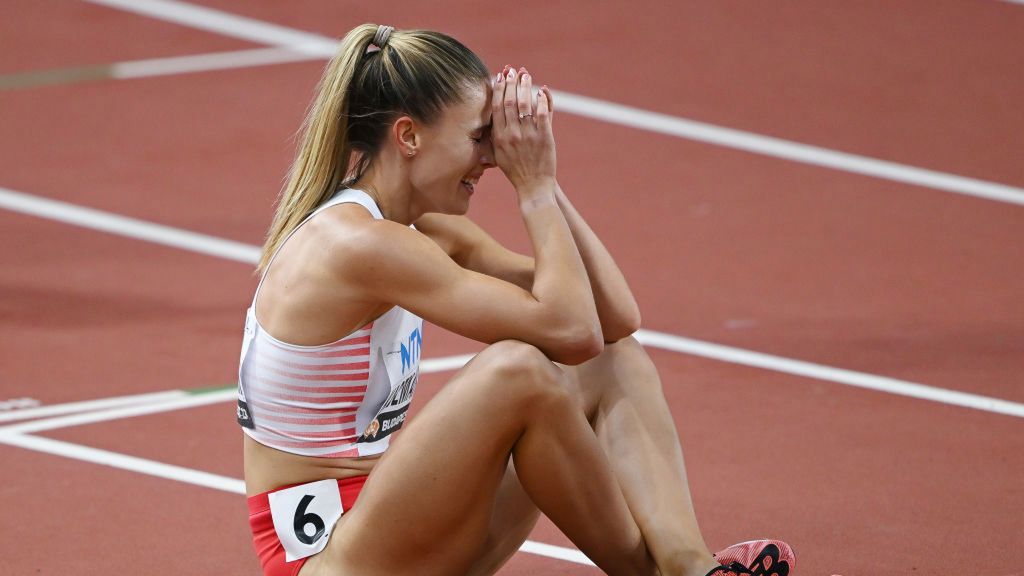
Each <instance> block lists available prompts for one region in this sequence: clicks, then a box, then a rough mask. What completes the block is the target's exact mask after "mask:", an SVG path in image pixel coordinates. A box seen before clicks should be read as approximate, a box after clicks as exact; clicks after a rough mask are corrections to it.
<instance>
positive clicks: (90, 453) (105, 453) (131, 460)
mask: <svg viewBox="0 0 1024 576" xmlns="http://www.w3.org/2000/svg"><path fill="white" fill-rule="evenodd" d="M232 392H233V391H232ZM0 444H8V445H10V446H16V447H18V448H24V449H26V450H34V451H36V452H43V453H46V454H52V455H55V456H63V457H65V458H71V459H74V460H81V461H83V462H91V463H94V464H100V465H103V466H110V467H112V468H119V469H121V470H127V471H130V472H136V473H138V474H145V475H147V476H156V477H158V478H164V479H167V480H175V481H178V482H183V483H185V484H193V485H195V486H202V487H204V488H213V489H214V490H220V491H222V492H230V493H232V494H242V495H244V494H245V482H244V481H243V480H239V479H237V478H231V477H228V476H221V475H219V474H212V473H210V472H202V471H200V470H193V469H192V468H185V467H183V466H175V465H173V464H164V463H163V462H157V461H155V460H147V459H145V458H139V457H137V456H129V455H127V454H121V453H118V452H111V451H109V450H101V449H99V448H91V447H89V446H82V445H81V444H73V443H71V442H64V441H62V440H54V439H52V438H44V437H42V436H32V435H27V434H12V433H9V432H0ZM520 550H521V551H523V552H526V553H528V554H535V555H538V556H546V557H549V558H556V559H559V560H566V561H569V562H576V563H579V564H588V565H590V566H593V565H594V563H593V562H591V561H590V560H589V559H588V558H587V557H586V556H585V555H584V554H583V553H582V552H580V551H579V550H575V549H572V548H563V547H561V546H553V545H551V544H543V543H541V542H533V541H530V540H527V541H526V542H524V543H523V545H522V547H521V548H520Z"/></svg>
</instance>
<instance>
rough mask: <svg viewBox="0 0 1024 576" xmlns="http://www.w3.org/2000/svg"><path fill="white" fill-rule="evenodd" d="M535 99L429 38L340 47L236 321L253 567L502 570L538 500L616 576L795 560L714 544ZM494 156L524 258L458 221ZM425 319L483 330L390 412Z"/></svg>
mask: <svg viewBox="0 0 1024 576" xmlns="http://www.w3.org/2000/svg"><path fill="white" fill-rule="evenodd" d="M552 116H553V107H552V96H551V93H550V91H549V90H548V89H547V88H546V87H544V88H542V89H540V91H539V94H538V95H537V96H536V97H534V94H533V81H532V78H531V77H530V74H529V72H528V71H526V70H525V69H523V68H520V69H518V70H517V69H513V68H509V67H506V68H505V70H503V71H502V73H500V74H498V75H497V76H496V77H493V78H492V77H491V75H490V74H489V73H488V71H487V69H486V68H485V67H484V65H483V63H482V62H481V61H480V59H479V58H477V56H476V55H475V54H473V53H472V52H471V51H470V50H468V49H467V48H466V47H465V46H463V45H462V44H460V43H459V42H458V41H456V40H454V39H452V38H450V37H448V36H446V35H443V34H440V33H437V32H430V31H422V30H407V31H394V30H393V29H392V28H390V27H387V26H376V25H370V24H366V25H362V26H359V27H357V28H355V29H353V30H352V31H351V32H349V33H348V34H347V35H346V36H345V38H344V39H343V40H342V43H341V47H340V49H339V51H338V53H337V55H336V56H335V57H334V59H333V60H332V61H331V62H330V64H329V65H328V66H327V68H326V71H325V73H324V76H323V78H322V80H321V82H320V85H319V87H318V93H317V95H316V98H315V100H314V102H313V105H312V107H311V108H310V110H309V113H308V116H307V118H306V122H305V124H304V135H303V138H302V140H301V142H300V145H299V150H298V153H297V157H296V160H295V163H294V165H293V166H292V169H291V173H290V176H289V181H288V183H287V185H286V187H285V189H284V191H283V193H282V195H281V197H280V199H279V203H278V205H277V213H276V215H275V217H274V220H273V223H272V225H271V227H270V231H269V233H268V237H267V240H266V244H265V245H264V247H263V254H262V260H261V261H260V264H259V272H261V273H262V279H261V282H260V287H259V288H257V290H256V294H255V296H254V298H253V304H252V306H251V307H250V309H249V312H248V314H247V318H246V331H245V339H244V343H243V347H242V356H241V363H240V364H241V365H240V370H239V401H238V420H239V423H240V424H241V425H242V426H243V429H244V431H245V436H244V442H245V481H246V488H247V492H248V495H249V508H250V524H251V527H252V530H253V537H254V541H255V545H256V549H257V553H258V554H259V556H260V560H261V563H262V564H263V569H264V573H265V574H266V575H267V576H280V575H285V574H287V575H295V574H301V575H302V576H312V575H317V574H325V575H326V574H334V575H358V576H395V575H406V574H415V575H423V576H432V575H437V576H449V575H458V574H470V575H482V574H493V573H494V572H495V571H497V570H498V568H499V567H500V566H501V565H502V564H503V563H504V562H505V561H506V560H507V559H508V558H509V557H510V556H511V555H512V554H513V553H514V552H515V551H516V550H517V549H518V548H519V546H520V545H521V544H522V542H523V541H524V540H525V538H526V537H527V535H528V534H529V532H530V530H531V529H532V527H533V526H534V523H535V522H536V520H537V518H538V515H539V514H540V512H543V513H544V514H546V515H547V516H548V517H550V518H551V520H552V521H553V522H554V523H555V524H556V525H557V526H558V527H559V528H560V529H561V530H562V531H563V532H564V533H565V534H566V535H567V536H568V537H569V538H570V539H572V541H573V542H574V543H575V544H576V545H577V546H579V548H580V549H581V550H582V551H583V552H584V553H586V555H587V556H589V557H590V558H591V559H592V560H593V561H594V562H595V563H596V564H597V565H598V566H599V567H600V568H601V569H602V570H604V571H605V572H606V573H608V574H615V575H620V574H622V575H625V574H644V575H655V574H660V575H663V576H669V575H671V576H683V575H697V576H703V575H706V574H715V575H716V576H717V575H721V574H728V573H730V570H731V571H732V572H735V573H744V574H746V573H759V574H772V573H774V574H778V575H779V576H785V575H786V574H787V573H788V571H789V567H790V566H791V565H792V553H791V551H790V550H789V548H788V547H787V546H786V545H785V544H782V543H779V542H772V541H758V542H752V543H744V544H742V545H737V546H734V547H731V548H729V549H727V550H726V551H724V552H723V553H720V554H719V555H718V556H717V558H716V557H715V556H713V555H712V554H711V553H710V552H709V551H708V549H707V547H706V545H705V543H704V540H703V537H702V536H701V533H700V530H699V529H698V527H697V521H696V519H695V517H694V512H693V506H692V504H691V501H690V494H689V488H688V486H687V481H686V474H685V471H684V467H683V455H682V451H681V449H680V446H679V441H678V437H677V434H676V430H675V428H674V426H673V422H672V418H671V415H670V414H669V411H668V409H667V407H666V404H665V400H664V397H663V395H662V392H661V384H660V381H659V378H658V374H657V371H656V370H655V367H654V365H653V364H652V362H651V360H650V359H649V358H648V356H647V354H646V353H645V352H644V350H643V348H642V347H641V346H640V345H639V344H638V343H637V342H636V340H634V339H633V338H632V337H631V336H630V335H631V334H632V333H633V332H634V331H636V330H637V328H638V327H639V326H640V314H639V312H638V310H637V305H636V302H635V301H634V299H633V296H632V294H631V293H630V290H629V287H628V286H627V285H626V282H625V280H624V278H623V276H622V274H621V272H620V271H619V269H618V267H617V266H616V265H615V262H614V261H613V260H612V258H611V256H610V255H609V254H608V252H607V251H606V250H605V248H604V246H602V244H601V242H600V241H599V240H598V239H597V237H596V236H595V235H594V233H593V231H591V229H590V228H589V227H588V226H587V224H586V223H585V222H584V221H583V219H582V218H581V217H580V215H579V213H578V212H577V211H576V209H575V208H573V205H572V203H571V202H570V201H569V199H568V198H567V197H566V195H565V194H564V193H563V191H562V190H561V189H560V188H559V186H558V183H557V181H556V178H555V173H556V172H555V142H554V137H553V134H552V128H551V126H552V124H551V123H552ZM495 166H497V167H498V168H500V169H501V171H502V172H503V173H504V174H505V176H506V177H507V178H508V179H509V181H510V182H511V184H512V185H513V186H514V188H515V191H516V194H517V195H518V200H519V211H520V212H521V215H522V218H523V221H524V222H525V225H526V229H527V232H528V234H529V237H530V240H531V242H532V245H533V253H534V257H533V258H530V257H527V256H523V255H519V254H516V253H513V252H511V251H509V250H507V249H505V248H503V247H502V246H501V245H499V244H498V243H497V242H496V241H495V240H493V239H492V238H491V237H490V236H488V235H487V234H486V233H484V232H483V230H481V229H480V228H479V227H477V226H476V225H474V224H473V223H472V222H471V221H469V220H468V219H467V218H466V217H465V216H463V214H465V212H466V210H467V209H468V207H469V201H470V197H471V196H472V195H473V194H474V193H475V191H476V190H475V187H476V185H477V182H478V181H479V179H480V177H481V175H482V174H483V173H484V171H485V170H487V169H488V168H493V167H495ZM421 318H422V319H426V320H428V321H430V322H433V323H434V324H436V325H438V326H441V327H443V328H446V329H448V330H451V331H452V332H456V333H458V334H462V335H464V336H467V337H469V338H473V339H475V340H479V341H481V342H485V343H487V344H489V346H488V347H487V348H486V349H485V350H484V351H482V352H480V353H479V354H477V355H476V357H475V358H474V359H473V360H472V361H470V362H469V363H468V364H467V365H466V366H465V367H464V368H462V369H461V370H460V371H459V372H458V373H457V374H456V375H455V377H454V378H452V380H451V381H450V382H449V383H448V384H447V385H446V386H445V387H444V388H443V389H442V390H441V391H440V392H439V393H438V394H437V395H436V396H435V397H434V398H433V399H431V400H430V401H429V402H428V403H427V404H426V405H425V406H424V408H423V409H422V411H421V412H420V413H419V414H418V415H417V416H416V418H415V421H410V422H405V416H406V410H407V408H408V406H409V402H410V400H411V398H412V394H413V392H414V391H415V387H416V380H417V376H418V367H419V356H420V346H421V343H422V333H421V325H422V320H421ZM399 428H404V431H403V433H402V434H401V437H400V439H398V440H395V442H394V445H393V446H391V447H390V448H389V444H390V443H391V439H392V437H393V435H394V432H395V431H397V430H398V429H399ZM385 450H386V453H385ZM357 500H358V501H357ZM727 563H728V564H729V567H728V568H727V567H725V566H723V564H727Z"/></svg>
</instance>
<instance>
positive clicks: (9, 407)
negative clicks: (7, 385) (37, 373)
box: [0, 398, 39, 418]
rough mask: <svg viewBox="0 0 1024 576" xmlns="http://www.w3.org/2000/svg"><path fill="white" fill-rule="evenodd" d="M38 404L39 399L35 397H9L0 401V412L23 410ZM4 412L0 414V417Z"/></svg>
mask: <svg viewBox="0 0 1024 576" xmlns="http://www.w3.org/2000/svg"><path fill="white" fill-rule="evenodd" d="M36 406H39V400H36V399H35V398H11V399H10V400H4V401H0V412H10V411H15V412H24V411H25V410H27V409H29V408H34V407H36ZM5 415H6V414H0V418H2V417H3V416H5Z"/></svg>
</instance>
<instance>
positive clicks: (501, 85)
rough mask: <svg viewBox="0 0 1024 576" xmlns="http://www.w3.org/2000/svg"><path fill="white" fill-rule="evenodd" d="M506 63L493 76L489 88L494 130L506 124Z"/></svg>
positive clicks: (501, 128) (500, 128) (502, 127)
mask: <svg viewBox="0 0 1024 576" xmlns="http://www.w3.org/2000/svg"><path fill="white" fill-rule="evenodd" d="M508 68H509V67H508V65H506V66H505V68H503V69H502V71H501V72H499V73H498V74H497V76H495V78H494V86H493V87H492V90H491V123H492V124H493V126H494V128H493V129H494V130H503V129H504V128H505V127H506V126H507V124H508V123H507V121H506V118H505V104H504V102H505V85H506V84H507V82H506V81H505V74H506V73H507V72H508Z"/></svg>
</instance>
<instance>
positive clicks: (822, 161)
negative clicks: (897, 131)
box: [552, 91, 1024, 206]
mask: <svg viewBox="0 0 1024 576" xmlns="http://www.w3.org/2000/svg"><path fill="white" fill-rule="evenodd" d="M552 92H553V95H554V99H555V100H554V101H555V102H556V107H557V108H558V110H559V111H560V112H561V111H567V112H573V113H575V114H577V115H580V116H586V117H589V118H593V119H595V120H602V121H604V122H609V123H611V124H620V125H623V126H629V127H631V128H637V129H640V130H648V131H651V132H657V133H660V134H667V135H669V136H677V137H679V138H686V139H689V140H695V141H697V142H704V143H707V144H716V145H719V146H724V147H726V148H734V149H736V150H744V151H746V152H753V153H755V154H762V155H764V156H771V157H773V158H781V159H783V160H792V161H794V162H801V163H804V164H811V165H814V166H822V167H825V168H832V169H834V170H840V171H843V172H852V173H854V174H862V175H865V176H874V177H875V178H881V179H883V180H892V181H894V182H902V183H904V184H912V185H915V186H923V187H925V188H932V189H935V190H942V191H944V192H953V193H955V194H963V195H966V196H974V197H977V198H985V199H987V200H996V201H999V202H1008V203H1010V204H1018V205H1021V206H1024V189H1022V188H1016V187H1014V186H1008V185H1006V184H999V183H996V182H987V181H984V180H977V179H975V178H967V177H964V176H957V175H955V174H949V173H945V172H938V171H935V170H927V169H924V168H917V167H914V166H908V165H905V164H898V163H896V162H889V161H886V160H878V159H877V158H870V157H868V156H860V155H857V154H848V153H846V152H837V151H835V150H829V149H828V148H821V147H819V146H811V145H808V144H801V143H799V142H792V141H789V140H783V139H781V138H773V137H771V136H762V135H760V134H755V133H753V132H746V131H743V130H735V129H732V128H724V127H721V126H715V125H713V124H706V123H703V122H696V121H693V120H686V119H683V118H677V117H675V116H669V115H668V114H659V113H657V112H649V111H647V110H642V109H640V108H633V107H631V106H625V105H622V104H615V103H612V102H605V101H602V100H597V99H594V98H588V97H586V96H577V95H575V94H569V93H565V92H560V91H552Z"/></svg>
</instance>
